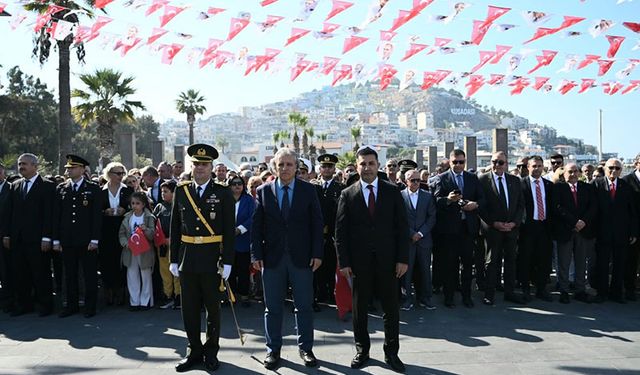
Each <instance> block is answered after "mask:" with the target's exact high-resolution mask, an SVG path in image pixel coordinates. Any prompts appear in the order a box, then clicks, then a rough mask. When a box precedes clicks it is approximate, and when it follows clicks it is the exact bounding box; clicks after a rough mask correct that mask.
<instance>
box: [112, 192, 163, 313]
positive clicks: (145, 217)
mask: <svg viewBox="0 0 640 375" xmlns="http://www.w3.org/2000/svg"><path fill="white" fill-rule="evenodd" d="M148 206H149V199H148V198H147V195H146V194H145V193H143V192H140V191H137V192H135V193H133V194H132V195H131V211H129V212H127V213H126V214H125V215H124V219H123V220H122V224H120V246H122V265H123V266H125V267H127V287H128V289H129V303H130V310H131V311H139V310H147V309H148V308H150V307H152V306H153V285H152V280H151V273H152V271H153V263H154V261H155V254H154V252H153V251H151V246H152V244H153V235H154V233H155V224H156V219H155V217H153V214H152V213H151V211H149V209H148V208H147V207H148ZM138 227H139V228H140V229H142V231H143V232H144V236H145V237H146V239H147V241H148V242H149V246H150V247H149V249H147V250H146V251H144V252H142V253H140V254H137V255H134V254H133V252H132V250H131V249H130V248H129V238H131V235H132V234H133V233H134V232H135V231H136V228H138ZM140 279H142V285H140Z"/></svg>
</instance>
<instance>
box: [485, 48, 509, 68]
mask: <svg viewBox="0 0 640 375" xmlns="http://www.w3.org/2000/svg"><path fill="white" fill-rule="evenodd" d="M511 48H512V47H511V46H500V45H498V46H496V55H495V56H494V57H493V59H491V61H489V64H497V63H499V62H500V60H501V59H502V57H503V56H504V55H506V54H507V52H509V51H510V50H511Z"/></svg>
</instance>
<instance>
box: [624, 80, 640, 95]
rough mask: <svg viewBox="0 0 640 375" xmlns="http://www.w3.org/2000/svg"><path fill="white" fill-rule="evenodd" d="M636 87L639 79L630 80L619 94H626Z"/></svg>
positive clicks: (638, 85) (638, 84)
mask: <svg viewBox="0 0 640 375" xmlns="http://www.w3.org/2000/svg"><path fill="white" fill-rule="evenodd" d="M638 87H640V80H632V81H631V82H630V84H629V86H627V88H626V89H624V90H623V91H622V92H621V93H620V95H624V94H628V93H630V92H632V91H635V90H637V89H638Z"/></svg>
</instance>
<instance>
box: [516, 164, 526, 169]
mask: <svg viewBox="0 0 640 375" xmlns="http://www.w3.org/2000/svg"><path fill="white" fill-rule="evenodd" d="M516 168H524V164H516Z"/></svg>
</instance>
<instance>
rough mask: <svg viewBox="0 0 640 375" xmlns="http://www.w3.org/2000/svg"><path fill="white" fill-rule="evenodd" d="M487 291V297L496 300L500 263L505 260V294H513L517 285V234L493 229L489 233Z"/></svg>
mask: <svg viewBox="0 0 640 375" xmlns="http://www.w3.org/2000/svg"><path fill="white" fill-rule="evenodd" d="M487 245H488V251H487V265H486V275H487V289H486V291H485V296H486V297H487V298H494V296H495V291H496V286H497V283H498V276H497V275H498V274H499V272H500V268H499V267H500V262H501V261H502V260H503V258H504V293H505V295H507V294H511V293H513V289H514V288H515V285H516V252H517V246H518V235H517V233H513V232H508V233H503V232H500V231H497V230H495V229H493V228H491V229H489V231H488V232H487Z"/></svg>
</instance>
